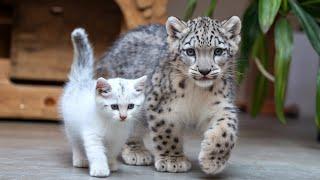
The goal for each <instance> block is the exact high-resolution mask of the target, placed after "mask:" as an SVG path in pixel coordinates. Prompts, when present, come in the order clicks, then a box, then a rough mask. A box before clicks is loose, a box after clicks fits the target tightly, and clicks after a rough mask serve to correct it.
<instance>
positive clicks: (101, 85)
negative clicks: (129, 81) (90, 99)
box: [96, 77, 112, 97]
mask: <svg viewBox="0 0 320 180" xmlns="http://www.w3.org/2000/svg"><path fill="white" fill-rule="evenodd" d="M111 89H112V88H111V85H110V84H109V83H108V81H107V80H106V79H104V78H103V77H100V78H99V79H98V80H97V84H96V90H97V93H99V94H100V95H101V96H103V97H107V96H109V95H110V92H111Z"/></svg>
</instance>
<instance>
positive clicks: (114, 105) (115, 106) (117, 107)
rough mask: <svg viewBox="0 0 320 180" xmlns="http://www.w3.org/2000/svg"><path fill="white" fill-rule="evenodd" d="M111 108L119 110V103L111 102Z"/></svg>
mask: <svg viewBox="0 0 320 180" xmlns="http://www.w3.org/2000/svg"><path fill="white" fill-rule="evenodd" d="M111 109H112V110H118V109H119V106H118V104H111Z"/></svg>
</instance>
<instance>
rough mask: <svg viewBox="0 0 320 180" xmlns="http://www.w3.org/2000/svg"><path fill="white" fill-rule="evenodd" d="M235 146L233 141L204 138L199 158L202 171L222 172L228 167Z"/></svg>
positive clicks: (208, 172)
mask: <svg viewBox="0 0 320 180" xmlns="http://www.w3.org/2000/svg"><path fill="white" fill-rule="evenodd" d="M233 146H234V145H233V144H232V143H231V142H225V141H222V142H212V141H211V142H210V141H208V140H204V141H203V142H202V143H201V151H200V153H199V158H198V159H199V163H200V166H201V169H202V171H203V172H205V173H207V174H217V173H219V172H221V171H222V170H223V169H224V168H225V167H226V164H227V161H228V159H229V157H230V153H231V150H232V148H233Z"/></svg>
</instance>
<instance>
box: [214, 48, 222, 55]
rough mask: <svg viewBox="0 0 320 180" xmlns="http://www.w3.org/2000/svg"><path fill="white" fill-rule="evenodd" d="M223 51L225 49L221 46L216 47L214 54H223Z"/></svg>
mask: <svg viewBox="0 0 320 180" xmlns="http://www.w3.org/2000/svg"><path fill="white" fill-rule="evenodd" d="M222 53H223V49H221V48H216V49H215V50H214V55H215V56H221V54H222Z"/></svg>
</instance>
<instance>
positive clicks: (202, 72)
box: [199, 69, 211, 76]
mask: <svg viewBox="0 0 320 180" xmlns="http://www.w3.org/2000/svg"><path fill="white" fill-rule="evenodd" d="M210 71H211V69H199V72H200V73H201V74H202V75H204V76H205V75H207V74H209V73H210Z"/></svg>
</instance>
